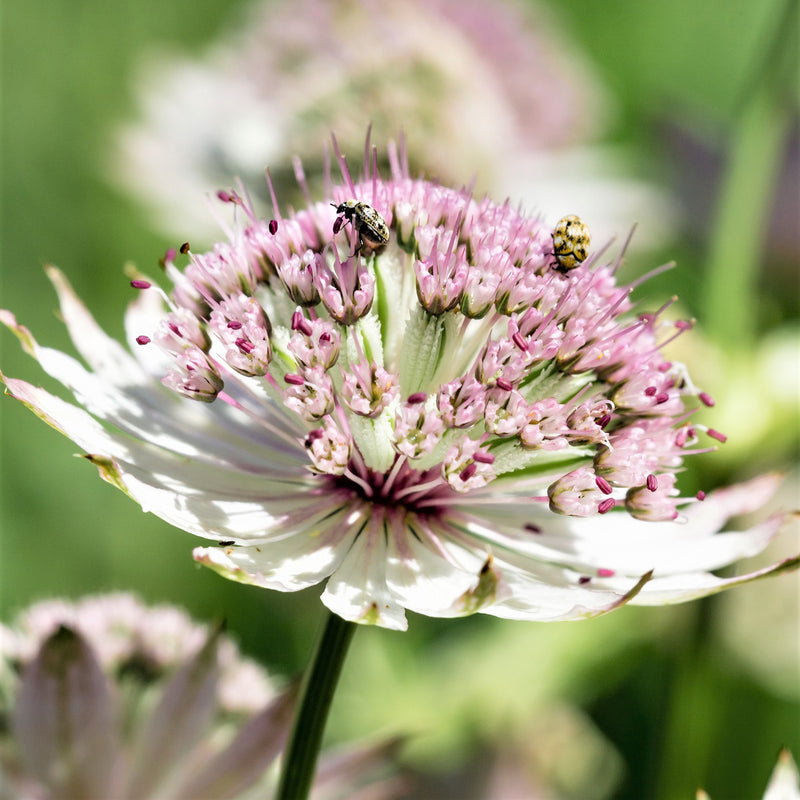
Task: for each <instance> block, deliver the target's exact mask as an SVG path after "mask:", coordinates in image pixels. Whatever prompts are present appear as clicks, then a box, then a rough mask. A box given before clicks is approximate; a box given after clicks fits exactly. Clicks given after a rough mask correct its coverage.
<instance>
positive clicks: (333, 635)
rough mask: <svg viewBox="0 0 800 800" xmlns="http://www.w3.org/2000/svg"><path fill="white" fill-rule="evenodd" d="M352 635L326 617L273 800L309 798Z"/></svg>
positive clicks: (350, 628)
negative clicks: (327, 722)
mask: <svg viewBox="0 0 800 800" xmlns="http://www.w3.org/2000/svg"><path fill="white" fill-rule="evenodd" d="M355 632H356V623H354V622H348V621H346V620H344V619H342V618H341V617H339V616H338V615H336V614H332V613H330V612H329V613H328V618H327V620H326V621H325V624H324V626H323V628H322V632H321V634H320V637H319V639H318V640H317V644H316V647H315V649H314V653H313V655H312V657H311V662H310V664H309V666H308V669H307V671H306V674H305V676H304V678H303V683H302V686H301V687H300V699H299V702H298V706H297V711H296V713H295V718H294V723H293V725H292V732H291V734H290V737H289V744H288V746H287V748H286V753H285V756H284V761H283V768H282V771H281V780H280V785H279V786H278V793H277V795H276V800H303V798H306V797H308V794H309V792H310V790H311V784H312V782H313V780H314V768H315V766H316V763H317V756H318V755H319V750H320V746H321V744H322V734H323V733H324V731H325V722H326V720H327V718H328V712H329V711H330V707H331V703H332V702H333V695H334V692H335V691H336V685H337V683H338V681H339V675H340V674H341V672H342V665H343V664H344V659H345V657H346V655H347V651H348V649H349V647H350V642H351V641H352V639H353V634H355Z"/></svg>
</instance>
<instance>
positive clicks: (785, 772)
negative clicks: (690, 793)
mask: <svg viewBox="0 0 800 800" xmlns="http://www.w3.org/2000/svg"><path fill="white" fill-rule="evenodd" d="M696 800H712V798H710V797H709V795H708V794H707V793H706V792H705V791H704V790H703V789H699V790H698V792H697V796H696ZM763 800H800V774H798V772H797V765H796V764H795V763H794V759H793V758H792V754H791V753H790V752H789V751H788V750H783V751H781V754H780V756H779V757H778V763H777V764H776V765H775V769H774V770H773V771H772V775H771V776H770V779H769V784H768V785H767V789H766V791H765V792H764V797H763Z"/></svg>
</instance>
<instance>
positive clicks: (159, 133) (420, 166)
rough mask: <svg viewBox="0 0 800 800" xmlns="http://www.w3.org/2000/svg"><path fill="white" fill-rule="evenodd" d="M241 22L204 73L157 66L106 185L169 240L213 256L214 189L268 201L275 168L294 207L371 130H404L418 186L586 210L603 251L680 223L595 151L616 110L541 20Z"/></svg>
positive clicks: (193, 62) (394, 16)
mask: <svg viewBox="0 0 800 800" xmlns="http://www.w3.org/2000/svg"><path fill="white" fill-rule="evenodd" d="M236 22H238V23H239V24H237V25H235V27H234V26H232V31H231V32H230V33H229V34H228V35H227V36H226V37H223V38H221V40H220V41H219V42H218V43H216V44H215V46H214V47H213V48H211V49H210V51H209V52H208V53H207V54H206V55H205V57H204V58H203V59H202V60H201V59H194V58H192V59H189V58H185V57H179V56H176V55H175V54H159V55H154V56H152V57H151V59H150V62H149V63H148V64H147V65H146V68H145V69H144V70H143V77H142V79H141V81H140V85H139V94H140V105H141V107H142V117H143V119H142V120H141V121H139V120H137V121H135V122H132V123H131V124H130V125H128V126H127V127H126V128H125V129H124V131H123V133H122V135H121V145H120V153H119V156H118V158H117V159H116V161H115V163H114V165H113V169H114V171H115V172H116V173H118V174H119V175H120V176H121V179H122V182H123V185H124V186H125V187H126V188H129V189H132V190H133V191H134V192H135V194H136V195H137V196H138V197H139V198H141V200H142V202H143V206H144V207H145V208H147V209H149V211H150V213H151V214H154V222H155V224H156V225H157V226H158V227H159V228H160V229H162V230H164V231H166V232H167V233H169V234H170V235H173V236H182V237H183V238H188V239H190V240H191V241H193V242H195V241H197V242H203V243H204V244H210V243H211V242H212V241H213V238H214V236H215V229H214V226H213V222H212V221H211V217H210V215H209V212H208V207H207V205H206V204H205V203H204V202H203V199H204V198H205V196H206V194H207V193H208V191H209V187H215V186H227V185H230V184H231V182H232V181H233V180H234V178H236V177H239V178H242V179H243V180H244V182H245V184H246V185H247V186H248V187H249V188H250V191H252V192H255V193H257V194H258V195H259V196H261V197H263V198H264V199H265V200H268V198H267V197H266V196H265V191H264V190H265V188H266V187H265V185H264V182H263V172H264V167H265V165H270V167H271V170H272V178H273V181H274V182H275V184H276V186H277V188H278V191H279V194H280V195H281V197H283V198H285V199H286V200H287V201H289V202H292V203H296V202H297V201H299V200H301V198H300V197H299V195H298V194H297V190H296V184H295V181H294V175H293V174H292V171H291V169H290V168H289V163H290V161H289V160H290V158H291V157H294V156H297V157H299V158H301V159H302V162H303V165H304V169H305V172H306V175H307V177H308V180H309V183H310V184H311V187H312V190H314V191H315V192H316V191H318V190H319V188H320V181H321V177H322V158H321V157H322V153H321V150H320V143H321V142H322V141H325V140H326V139H327V136H328V133H329V132H330V131H335V132H336V135H337V137H338V139H339V141H340V143H341V145H342V147H343V149H344V150H345V151H347V152H350V153H353V152H358V149H359V147H360V146H361V144H362V142H363V135H364V130H365V129H366V127H367V125H372V127H373V132H374V135H375V139H376V140H377V141H386V140H388V139H389V138H392V137H394V136H396V135H397V132H398V131H399V130H401V129H404V128H407V129H408V132H409V133H410V134H412V135H411V136H410V137H409V147H410V152H409V155H410V161H411V166H412V173H413V174H417V173H418V172H421V173H422V174H425V175H429V176H432V177H435V178H437V179H439V180H441V181H443V182H444V183H449V184H456V185H458V184H461V183H463V182H464V181H466V180H470V179H471V178H472V177H473V176H474V177H475V179H476V180H477V184H476V187H477V190H478V191H479V192H481V191H484V190H490V191H492V192H499V193H501V195H502V196H505V195H506V194H509V195H511V196H512V197H517V196H519V197H522V198H524V200H525V203H526V204H527V205H528V207H529V208H531V209H535V210H536V211H538V212H540V213H542V214H544V215H545V217H546V218H547V219H548V221H549V222H550V223H551V224H552V223H555V221H556V220H557V219H558V218H559V217H561V216H562V214H563V213H564V208H569V209H572V210H575V211H578V212H580V213H581V214H583V215H584V216H586V217H588V218H591V219H592V227H593V230H594V231H595V233H596V235H597V240H598V241H601V242H602V241H606V240H607V239H608V238H610V237H612V236H616V237H621V236H624V235H626V234H627V232H628V230H629V228H630V225H631V221H632V220H636V221H638V222H639V223H641V230H640V233H639V234H638V236H637V242H636V245H637V246H638V245H639V244H640V243H641V241H647V242H650V243H653V242H655V241H657V240H658V239H660V238H661V237H662V236H664V235H665V233H666V231H667V230H668V229H669V227H670V225H671V224H672V221H673V218H674V211H673V210H672V208H671V206H670V204H669V202H668V201H667V199H666V195H665V194H664V193H661V192H658V191H657V190H656V189H655V188H654V187H653V186H652V185H648V184H647V183H646V182H644V181H642V180H636V179H635V178H634V177H633V173H634V170H633V169H632V168H631V167H630V166H626V163H625V156H624V153H623V152H617V151H615V150H614V149H612V148H611V147H609V146H606V147H605V148H601V147H598V146H597V145H596V144H595V142H596V140H597V139H598V138H599V134H600V133H601V132H602V131H603V130H605V129H607V128H608V126H609V121H610V119H611V118H612V117H613V116H614V111H615V109H614V102H613V101H612V100H611V98H610V93H609V91H607V90H606V89H605V88H604V87H603V86H602V82H601V81H600V80H599V78H598V75H597V71H596V70H593V69H592V68H591V66H590V64H589V62H588V60H587V59H586V58H585V57H584V56H583V55H582V53H581V52H580V50H579V49H577V48H576V47H575V46H574V43H573V37H572V32H571V30H569V26H567V29H566V30H565V29H564V25H563V22H561V21H559V20H557V19H555V18H554V17H553V15H552V14H551V13H550V12H549V11H548V9H547V8H546V7H544V6H534V5H533V4H530V3H502V4H496V3H495V4H487V3H485V2H481V0H466V2H465V1H464V0H436V2H422V1H421V0H394V1H393V2H364V0H347V1H346V2H339V3H336V4H333V5H331V4H329V3H325V2H323V0H303V1H302V2H301V3H298V2H270V3H260V4H257V5H253V6H252V7H251V8H249V9H248V10H247V13H246V14H245V15H244V17H243V19H242V20H240V21H236ZM356 42H357V46H352V45H353V43H356ZM381 158H382V156H381ZM384 166H385V163H384ZM188 198H193V199H188Z"/></svg>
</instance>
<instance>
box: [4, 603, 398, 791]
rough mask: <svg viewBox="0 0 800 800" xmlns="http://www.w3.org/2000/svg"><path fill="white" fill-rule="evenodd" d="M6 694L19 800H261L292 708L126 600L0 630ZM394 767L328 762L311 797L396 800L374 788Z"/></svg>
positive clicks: (211, 634) (222, 645) (10, 779)
mask: <svg viewBox="0 0 800 800" xmlns="http://www.w3.org/2000/svg"><path fill="white" fill-rule="evenodd" d="M0 690H2V696H3V700H4V702H3V705H4V707H5V708H6V709H8V710H9V714H8V717H7V718H4V720H3V726H2V728H0V797H2V798H9V800H10V799H11V798H21V797H25V798H31V800H76V798H87V799H90V800H94V798H112V797H113V798H131V799H132V800H133V798H135V799H136V800H147V798H167V797H179V798H189V797H191V798H196V799H197V800H203V798H208V800H212V798H213V800H222V798H246V797H263V796H265V792H266V790H267V789H268V787H269V786H270V783H271V782H272V781H274V775H273V774H272V772H271V771H269V769H268V768H269V767H270V766H271V765H272V764H273V762H274V761H275V759H276V758H277V756H278V755H279V754H280V751H281V749H282V747H283V745H284V742H285V740H286V737H287V734H288V729H289V725H290V723H291V715H292V711H293V707H294V690H291V689H290V690H288V691H284V692H276V691H274V690H273V689H272V682H271V680H270V679H269V678H268V677H267V675H266V674H265V673H264V671H263V669H261V668H260V667H259V666H258V665H256V664H255V663H254V662H252V661H249V660H247V659H244V658H242V657H241V656H240V655H239V653H238V651H237V648H236V646H235V645H234V643H233V642H232V641H231V640H230V639H229V638H228V637H227V636H225V635H224V634H222V633H221V632H220V631H219V630H210V629H208V628H206V627H204V626H200V625H198V624H196V623H194V622H192V621H191V620H190V619H189V618H188V617H187V615H186V614H185V613H184V612H183V611H181V610H180V609H177V608H175V607H172V606H155V607H152V608H148V607H146V606H144V605H143V604H142V603H141V602H140V601H139V600H138V599H136V598H135V597H133V596H132V595H128V594H112V595H105V596H102V595H101V596H97V597H89V598H86V599H84V600H81V601H79V602H76V603H72V602H68V601H61V600H58V601H45V602H42V603H38V604H36V605H34V606H32V607H30V608H29V609H27V611H25V612H24V613H23V614H22V615H21V616H20V618H19V619H18V620H17V621H16V623H15V624H14V625H13V626H11V627H5V626H0ZM387 755H388V751H387V750H386V746H381V747H373V748H369V749H362V750H361V751H358V752H356V751H354V752H353V753H352V754H349V755H347V756H343V755H339V756H336V757H334V758H333V759H332V760H331V759H329V760H328V762H327V764H326V762H325V761H323V764H322V768H321V771H320V776H321V779H320V781H319V782H318V784H317V785H316V787H315V791H316V792H317V793H316V794H315V795H314V796H315V797H325V798H343V797H347V798H351V797H359V796H360V795H359V794H358V791H359V788H358V787H359V784H360V783H362V782H363V781H362V777H363V776H364V775H367V776H369V777H368V778H367V780H369V781H370V782H371V787H370V792H372V793H370V794H369V795H368V796H369V797H370V798H374V797H378V798H389V797H394V796H396V793H394V792H393V790H392V787H393V786H395V784H393V783H392V781H391V780H389V781H386V782H385V783H383V784H380V783H378V782H375V781H374V780H373V779H375V780H377V779H378V778H380V775H379V770H381V769H382V766H383V765H382V763H381V762H383V761H385V758H386V756H387ZM381 786H384V787H385V788H386V791H385V792H384V791H382V790H381ZM395 788H396V786H395Z"/></svg>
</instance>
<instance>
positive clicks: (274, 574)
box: [192, 513, 361, 592]
mask: <svg viewBox="0 0 800 800" xmlns="http://www.w3.org/2000/svg"><path fill="white" fill-rule="evenodd" d="M360 525H361V523H360V521H359V525H350V526H349V527H348V526H347V520H346V516H345V513H342V514H341V515H340V516H339V517H338V518H334V519H332V520H331V525H330V526H329V527H328V528H327V529H325V530H322V531H315V530H306V531H303V532H301V533H297V534H295V535H294V536H291V537H288V538H285V539H282V540H279V541H275V542H268V543H266V544H264V545H256V546H249V547H226V548H219V547H197V548H195V549H194V551H193V552H192V555H193V557H194V559H195V561H198V562H200V563H201V564H204V565H205V566H208V567H211V568H212V569H214V570H215V571H217V572H219V573H220V574H222V575H224V576H225V577H226V578H230V579H233V580H236V581H239V582H240V583H247V584H252V585H254V586H262V587H265V588H268V589H277V590H278V591H281V592H295V591H298V590H299V589H305V588H306V587H307V586H313V585H314V584H317V583H319V582H320V581H321V580H323V579H325V578H327V577H328V575H330V574H331V573H332V572H333V571H334V570H335V569H337V567H338V566H339V565H340V563H341V562H342V559H343V558H344V557H345V556H346V554H347V552H348V551H349V550H350V547H351V545H352V543H353V539H354V538H355V536H356V535H357V533H358V529H359V527H360Z"/></svg>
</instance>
